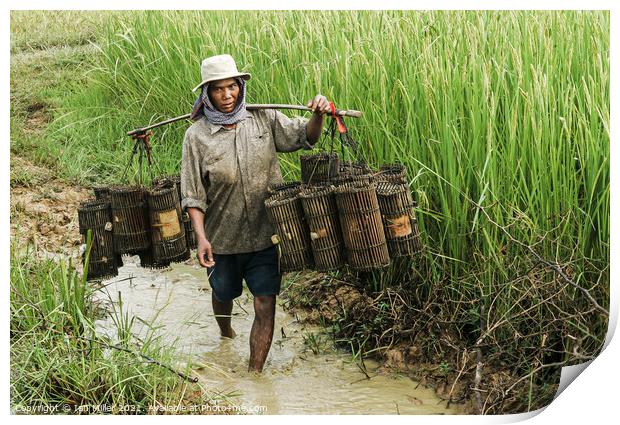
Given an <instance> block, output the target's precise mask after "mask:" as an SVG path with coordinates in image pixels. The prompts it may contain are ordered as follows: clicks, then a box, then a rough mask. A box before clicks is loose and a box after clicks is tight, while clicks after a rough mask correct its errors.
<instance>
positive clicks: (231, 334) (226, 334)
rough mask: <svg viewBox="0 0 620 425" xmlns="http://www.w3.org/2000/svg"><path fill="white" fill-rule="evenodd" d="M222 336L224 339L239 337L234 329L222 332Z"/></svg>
mask: <svg viewBox="0 0 620 425" xmlns="http://www.w3.org/2000/svg"><path fill="white" fill-rule="evenodd" d="M220 335H221V336H222V338H230V339H232V338H234V337H236V336H237V333H236V332H235V331H234V330H233V328H229V329H228V330H226V331H221V333H220Z"/></svg>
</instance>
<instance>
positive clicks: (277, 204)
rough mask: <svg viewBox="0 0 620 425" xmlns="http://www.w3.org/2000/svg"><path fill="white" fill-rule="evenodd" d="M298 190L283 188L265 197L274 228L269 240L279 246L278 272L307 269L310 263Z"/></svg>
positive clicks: (308, 246)
mask: <svg viewBox="0 0 620 425" xmlns="http://www.w3.org/2000/svg"><path fill="white" fill-rule="evenodd" d="M298 193H299V190H298V188H290V189H285V190H281V191H279V192H277V193H275V194H274V195H272V196H270V197H269V198H267V200H265V207H266V208H267V215H268V216H269V220H270V221H271V223H272V224H273V225H274V226H275V228H276V235H274V236H273V242H274V243H276V244H278V246H279V247H280V273H287V272H292V271H300V270H304V269H310V268H312V267H313V265H314V261H313V257H312V248H311V246H310V231H309V229H308V223H307V222H306V220H305V218H304V211H303V207H302V205H301V200H300V199H299V197H298V196H297V194H298Z"/></svg>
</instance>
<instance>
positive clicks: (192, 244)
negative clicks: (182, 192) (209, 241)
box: [182, 212, 198, 249]
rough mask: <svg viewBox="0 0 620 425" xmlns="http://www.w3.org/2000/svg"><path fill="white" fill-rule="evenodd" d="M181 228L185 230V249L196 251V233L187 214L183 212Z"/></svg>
mask: <svg viewBox="0 0 620 425" xmlns="http://www.w3.org/2000/svg"><path fill="white" fill-rule="evenodd" d="M182 214H183V218H182V219H183V228H184V229H185V242H186V243H187V249H196V248H198V244H197V242H196V233H194V225H193V224H192V219H191V217H190V216H189V214H188V213H187V212H183V213H182Z"/></svg>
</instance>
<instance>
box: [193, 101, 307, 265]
mask: <svg viewBox="0 0 620 425" xmlns="http://www.w3.org/2000/svg"><path fill="white" fill-rule="evenodd" d="M307 122H308V120H307V119H306V118H301V117H299V118H293V119H291V118H288V117H287V116H286V115H284V114H282V113H281V112H278V111H275V110H255V111H248V113H247V116H246V118H245V119H244V120H243V121H240V122H238V123H237V126H236V127H235V128H232V129H227V128H225V127H223V126H221V125H217V124H212V123H210V122H209V121H208V120H207V119H206V118H205V117H203V118H201V119H200V120H198V121H196V122H195V123H194V124H192V126H191V127H190V128H189V129H188V130H187V132H186V133H185V139H184V140H183V159H182V164H181V193H182V198H183V199H182V202H181V206H182V208H183V209H185V208H189V207H193V208H198V209H200V210H202V211H203V212H204V213H205V233H206V236H207V239H208V240H209V242H211V246H212V249H213V252H214V253H216V254H239V253H245V252H252V251H258V250H261V249H265V248H267V247H269V246H271V245H272V242H271V236H272V235H273V234H274V233H275V228H274V227H273V225H272V224H271V223H270V222H269V219H268V217H267V210H266V208H265V199H266V198H267V189H268V186H270V185H274V184H277V183H281V182H282V174H281V172H280V165H279V164H278V159H277V156H276V152H293V151H296V150H298V149H301V148H306V149H309V148H311V146H310V145H308V141H307V138H306V124H307Z"/></svg>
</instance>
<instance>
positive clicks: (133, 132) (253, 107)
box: [127, 103, 362, 136]
mask: <svg viewBox="0 0 620 425" xmlns="http://www.w3.org/2000/svg"><path fill="white" fill-rule="evenodd" d="M245 108H246V109H247V110H249V111H254V110H257V109H294V110H297V111H308V112H311V111H312V109H311V108H308V107H307V106H303V105H284V104H280V103H273V104H271V103H264V104H250V105H245ZM190 115H191V114H185V115H180V116H178V117H174V118H169V119H167V120H165V121H160V122H158V123H155V124H151V125H148V126H146V127H141V128H136V129H135V130H131V131H128V132H127V135H128V136H134V135H136V134H141V133H145V132H146V131H148V130H151V129H153V128H157V127H161V126H162V125H166V124H172V123H173V122H177V121H181V120H185V119H189V117H190ZM336 115H338V116H340V117H353V118H360V117H361V116H362V112H361V111H354V110H347V109H336Z"/></svg>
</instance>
